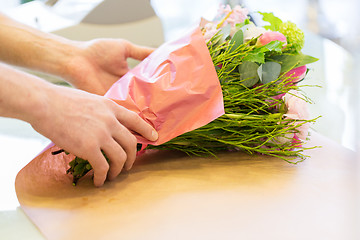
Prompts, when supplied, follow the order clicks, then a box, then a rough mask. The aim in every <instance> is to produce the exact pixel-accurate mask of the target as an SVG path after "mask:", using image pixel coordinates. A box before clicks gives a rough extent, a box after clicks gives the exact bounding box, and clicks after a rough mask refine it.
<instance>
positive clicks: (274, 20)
mask: <svg viewBox="0 0 360 240" xmlns="http://www.w3.org/2000/svg"><path fill="white" fill-rule="evenodd" d="M259 13H260V14H261V15H262V16H263V21H265V22H268V23H270V25H266V26H264V28H265V29H267V30H271V31H279V29H280V26H281V24H282V20H281V19H280V18H278V17H275V16H274V14H273V13H266V12H259Z"/></svg>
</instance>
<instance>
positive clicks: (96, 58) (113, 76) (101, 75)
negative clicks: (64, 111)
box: [64, 39, 153, 95]
mask: <svg viewBox="0 0 360 240" xmlns="http://www.w3.org/2000/svg"><path fill="white" fill-rule="evenodd" d="M75 46H76V47H77V48H78V49H79V51H77V54H76V55H74V56H73V58H72V59H71V60H70V61H69V62H68V64H67V67H66V71H65V76H64V77H65V78H66V80H68V81H69V82H70V83H71V84H72V85H74V86H75V87H76V88H79V89H82V90H85V91H87V92H91V93H95V94H99V95H104V94H105V93H106V91H107V90H108V89H109V88H110V87H111V85H112V84H114V83H115V82H116V81H117V80H119V78H121V77H122V76H123V75H124V74H125V73H127V72H128V70H129V66H128V63H127V61H126V60H127V58H133V59H136V60H143V59H144V58H146V57H147V56H148V55H149V54H150V53H151V52H152V51H153V49H152V48H148V47H142V46H137V45H134V44H132V43H131V42H129V41H126V40H122V39H97V40H93V41H89V42H77V43H76V44H75Z"/></svg>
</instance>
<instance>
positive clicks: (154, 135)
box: [151, 129, 159, 141]
mask: <svg viewBox="0 0 360 240" xmlns="http://www.w3.org/2000/svg"><path fill="white" fill-rule="evenodd" d="M151 136H152V139H153V141H156V140H157V139H158V138H159V134H158V133H157V131H156V130H155V129H153V130H152V133H151Z"/></svg>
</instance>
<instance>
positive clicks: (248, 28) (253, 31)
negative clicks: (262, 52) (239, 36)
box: [243, 22, 266, 41]
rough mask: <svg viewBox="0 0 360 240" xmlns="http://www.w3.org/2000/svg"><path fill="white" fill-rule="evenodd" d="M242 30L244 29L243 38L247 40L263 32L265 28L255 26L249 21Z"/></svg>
mask: <svg viewBox="0 0 360 240" xmlns="http://www.w3.org/2000/svg"><path fill="white" fill-rule="evenodd" d="M243 31H244V40H245V41H249V40H251V39H253V38H256V37H258V36H260V35H261V34H263V33H265V32H266V29H264V28H262V27H257V26H255V24H254V23H252V22H251V23H249V24H247V25H245V26H244V28H243Z"/></svg>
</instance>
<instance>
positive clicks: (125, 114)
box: [116, 106, 159, 141]
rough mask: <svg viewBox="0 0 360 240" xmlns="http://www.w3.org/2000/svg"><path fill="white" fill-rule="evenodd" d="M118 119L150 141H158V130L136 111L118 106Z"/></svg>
mask: <svg viewBox="0 0 360 240" xmlns="http://www.w3.org/2000/svg"><path fill="white" fill-rule="evenodd" d="M117 107H118V111H117V114H116V117H117V119H118V120H119V121H120V122H121V123H122V124H123V125H124V126H125V127H127V128H128V129H130V130H133V131H135V132H137V133H138V134H140V135H141V136H143V137H145V138H146V139H148V140H149V141H156V140H157V139H158V138H159V136H158V133H157V132H156V130H155V129H154V128H153V127H152V126H151V125H150V124H149V123H147V122H145V120H143V119H142V118H141V117H140V116H139V115H137V114H136V113H135V112H133V111H130V110H127V109H125V108H123V107H121V106H117Z"/></svg>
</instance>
